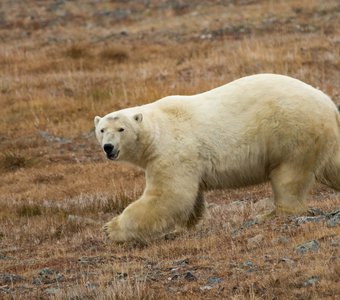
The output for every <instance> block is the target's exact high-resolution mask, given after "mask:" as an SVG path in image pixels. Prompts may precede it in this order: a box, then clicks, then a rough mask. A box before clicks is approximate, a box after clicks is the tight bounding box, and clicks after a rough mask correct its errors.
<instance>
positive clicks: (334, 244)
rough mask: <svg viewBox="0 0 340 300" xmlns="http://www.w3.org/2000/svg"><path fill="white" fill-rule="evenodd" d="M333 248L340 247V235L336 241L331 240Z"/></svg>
mask: <svg viewBox="0 0 340 300" xmlns="http://www.w3.org/2000/svg"><path fill="white" fill-rule="evenodd" d="M331 246H333V247H339V246H340V235H338V236H336V237H335V238H334V239H332V240H331Z"/></svg>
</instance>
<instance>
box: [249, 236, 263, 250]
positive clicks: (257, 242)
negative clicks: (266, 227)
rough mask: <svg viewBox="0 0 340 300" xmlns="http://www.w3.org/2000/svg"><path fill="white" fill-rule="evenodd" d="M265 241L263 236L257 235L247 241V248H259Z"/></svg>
mask: <svg viewBox="0 0 340 300" xmlns="http://www.w3.org/2000/svg"><path fill="white" fill-rule="evenodd" d="M263 240H264V236H263V234H258V235H255V236H254V237H252V238H250V239H248V240H247V246H248V248H250V249H253V248H256V247H258V246H259V245H260V244H261V243H262V242H263Z"/></svg>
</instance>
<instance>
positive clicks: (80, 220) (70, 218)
mask: <svg viewBox="0 0 340 300" xmlns="http://www.w3.org/2000/svg"><path fill="white" fill-rule="evenodd" d="M67 221H68V222H71V223H84V224H98V222H97V221H95V220H92V219H90V218H84V217H80V216H76V215H68V217H67Z"/></svg>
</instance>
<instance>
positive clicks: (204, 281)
mask: <svg viewBox="0 0 340 300" xmlns="http://www.w3.org/2000/svg"><path fill="white" fill-rule="evenodd" d="M0 45H1V46H0V105H1V109H0V176H1V180H0V298H1V299H46V298H54V299H339V297H340V259H339V257H340V251H339V247H340V226H339V223H340V213H339V209H340V204H339V203H340V202H339V197H340V196H339V194H338V193H337V192H335V191H332V190H329V189H327V188H325V187H323V186H320V185H316V186H315V187H314V189H313V191H312V193H311V195H310V197H309V198H310V199H309V205H310V207H311V208H313V212H314V216H313V214H312V216H308V217H307V216H300V217H294V218H275V219H274V220H272V221H268V222H265V223H263V224H256V223H255V222H254V221H253V218H254V216H255V215H256V214H258V213H259V212H261V211H263V210H266V209H267V208H268V207H269V206H270V197H271V196H272V192H271V188H270V185H269V184H263V185H260V186H254V187H248V188H243V189H237V190H223V191H214V192H209V193H206V194H205V198H206V200H207V201H208V203H209V208H208V212H207V214H206V217H205V219H204V220H203V221H202V223H201V224H199V225H198V226H197V227H196V228H195V229H192V230H190V231H188V232H185V233H183V234H181V235H179V236H171V235H170V236H167V237H166V238H164V239H161V240H157V241H155V242H152V243H151V244H149V245H141V244H137V243H127V244H121V245H116V244H113V243H112V242H110V241H108V240H107V239H106V237H105V235H104V234H103V232H102V226H103V224H104V223H105V222H107V221H108V220H110V218H112V217H113V216H114V215H116V214H118V213H120V212H121V211H122V210H123V209H124V207H126V205H127V204H128V203H130V202H132V201H133V200H135V199H137V198H138V196H139V195H140V194H141V193H142V191H143V188H144V173H143V171H141V170H138V169H137V168H135V167H133V166H130V165H123V164H115V163H113V162H111V161H108V160H106V159H105V158H104V155H103V153H102V151H101V149H100V147H99V146H98V145H97V142H96V140H95V137H94V132H93V118H94V116H95V115H105V114H106V113H108V112H111V111H114V110H117V109H120V108H125V107H128V106H134V105H140V104H143V103H148V102H152V101H154V100H156V99H159V98H161V97H163V96H167V95H172V94H186V95H188V94H196V93H199V92H203V91H206V90H209V89H211V88H214V87H217V86H219V85H222V84H225V83H227V82H230V81H231V80H234V79H236V78H239V77H242V76H245V75H250V74H255V73H266V72H267V73H280V74H287V75H290V76H292V77H295V78H298V79H301V80H303V81H304V82H307V83H309V84H311V85H313V86H315V87H318V88H320V89H321V90H323V91H324V92H325V93H327V94H328V95H329V96H330V97H331V98H332V99H333V101H334V102H335V103H336V104H340V92H339V91H340V85H339V77H340V76H339V75H340V71H339V70H340V5H339V1H336V0H328V1H322V0H300V1H293V0H285V1H283V0H277V1H271V0H259V1H256V0H211V1H198V0H194V1H181V0H160V1H156V0H144V1H137V0H127V1H119V0H116V1H113V0H112V1H109V0H106V1H104V0H100V1H80V0H73V1H66V0H56V1H52V0H45V1H37V0H34V1H28V0H26V1H19V0H11V1H9V0H4V1H1V2H0Z"/></svg>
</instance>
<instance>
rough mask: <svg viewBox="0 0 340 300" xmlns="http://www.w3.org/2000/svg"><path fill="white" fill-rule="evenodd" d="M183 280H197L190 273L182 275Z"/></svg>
mask: <svg viewBox="0 0 340 300" xmlns="http://www.w3.org/2000/svg"><path fill="white" fill-rule="evenodd" d="M184 279H186V280H188V281H194V280H197V278H196V276H195V275H194V274H192V273H191V272H187V273H186V274H185V275H184Z"/></svg>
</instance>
